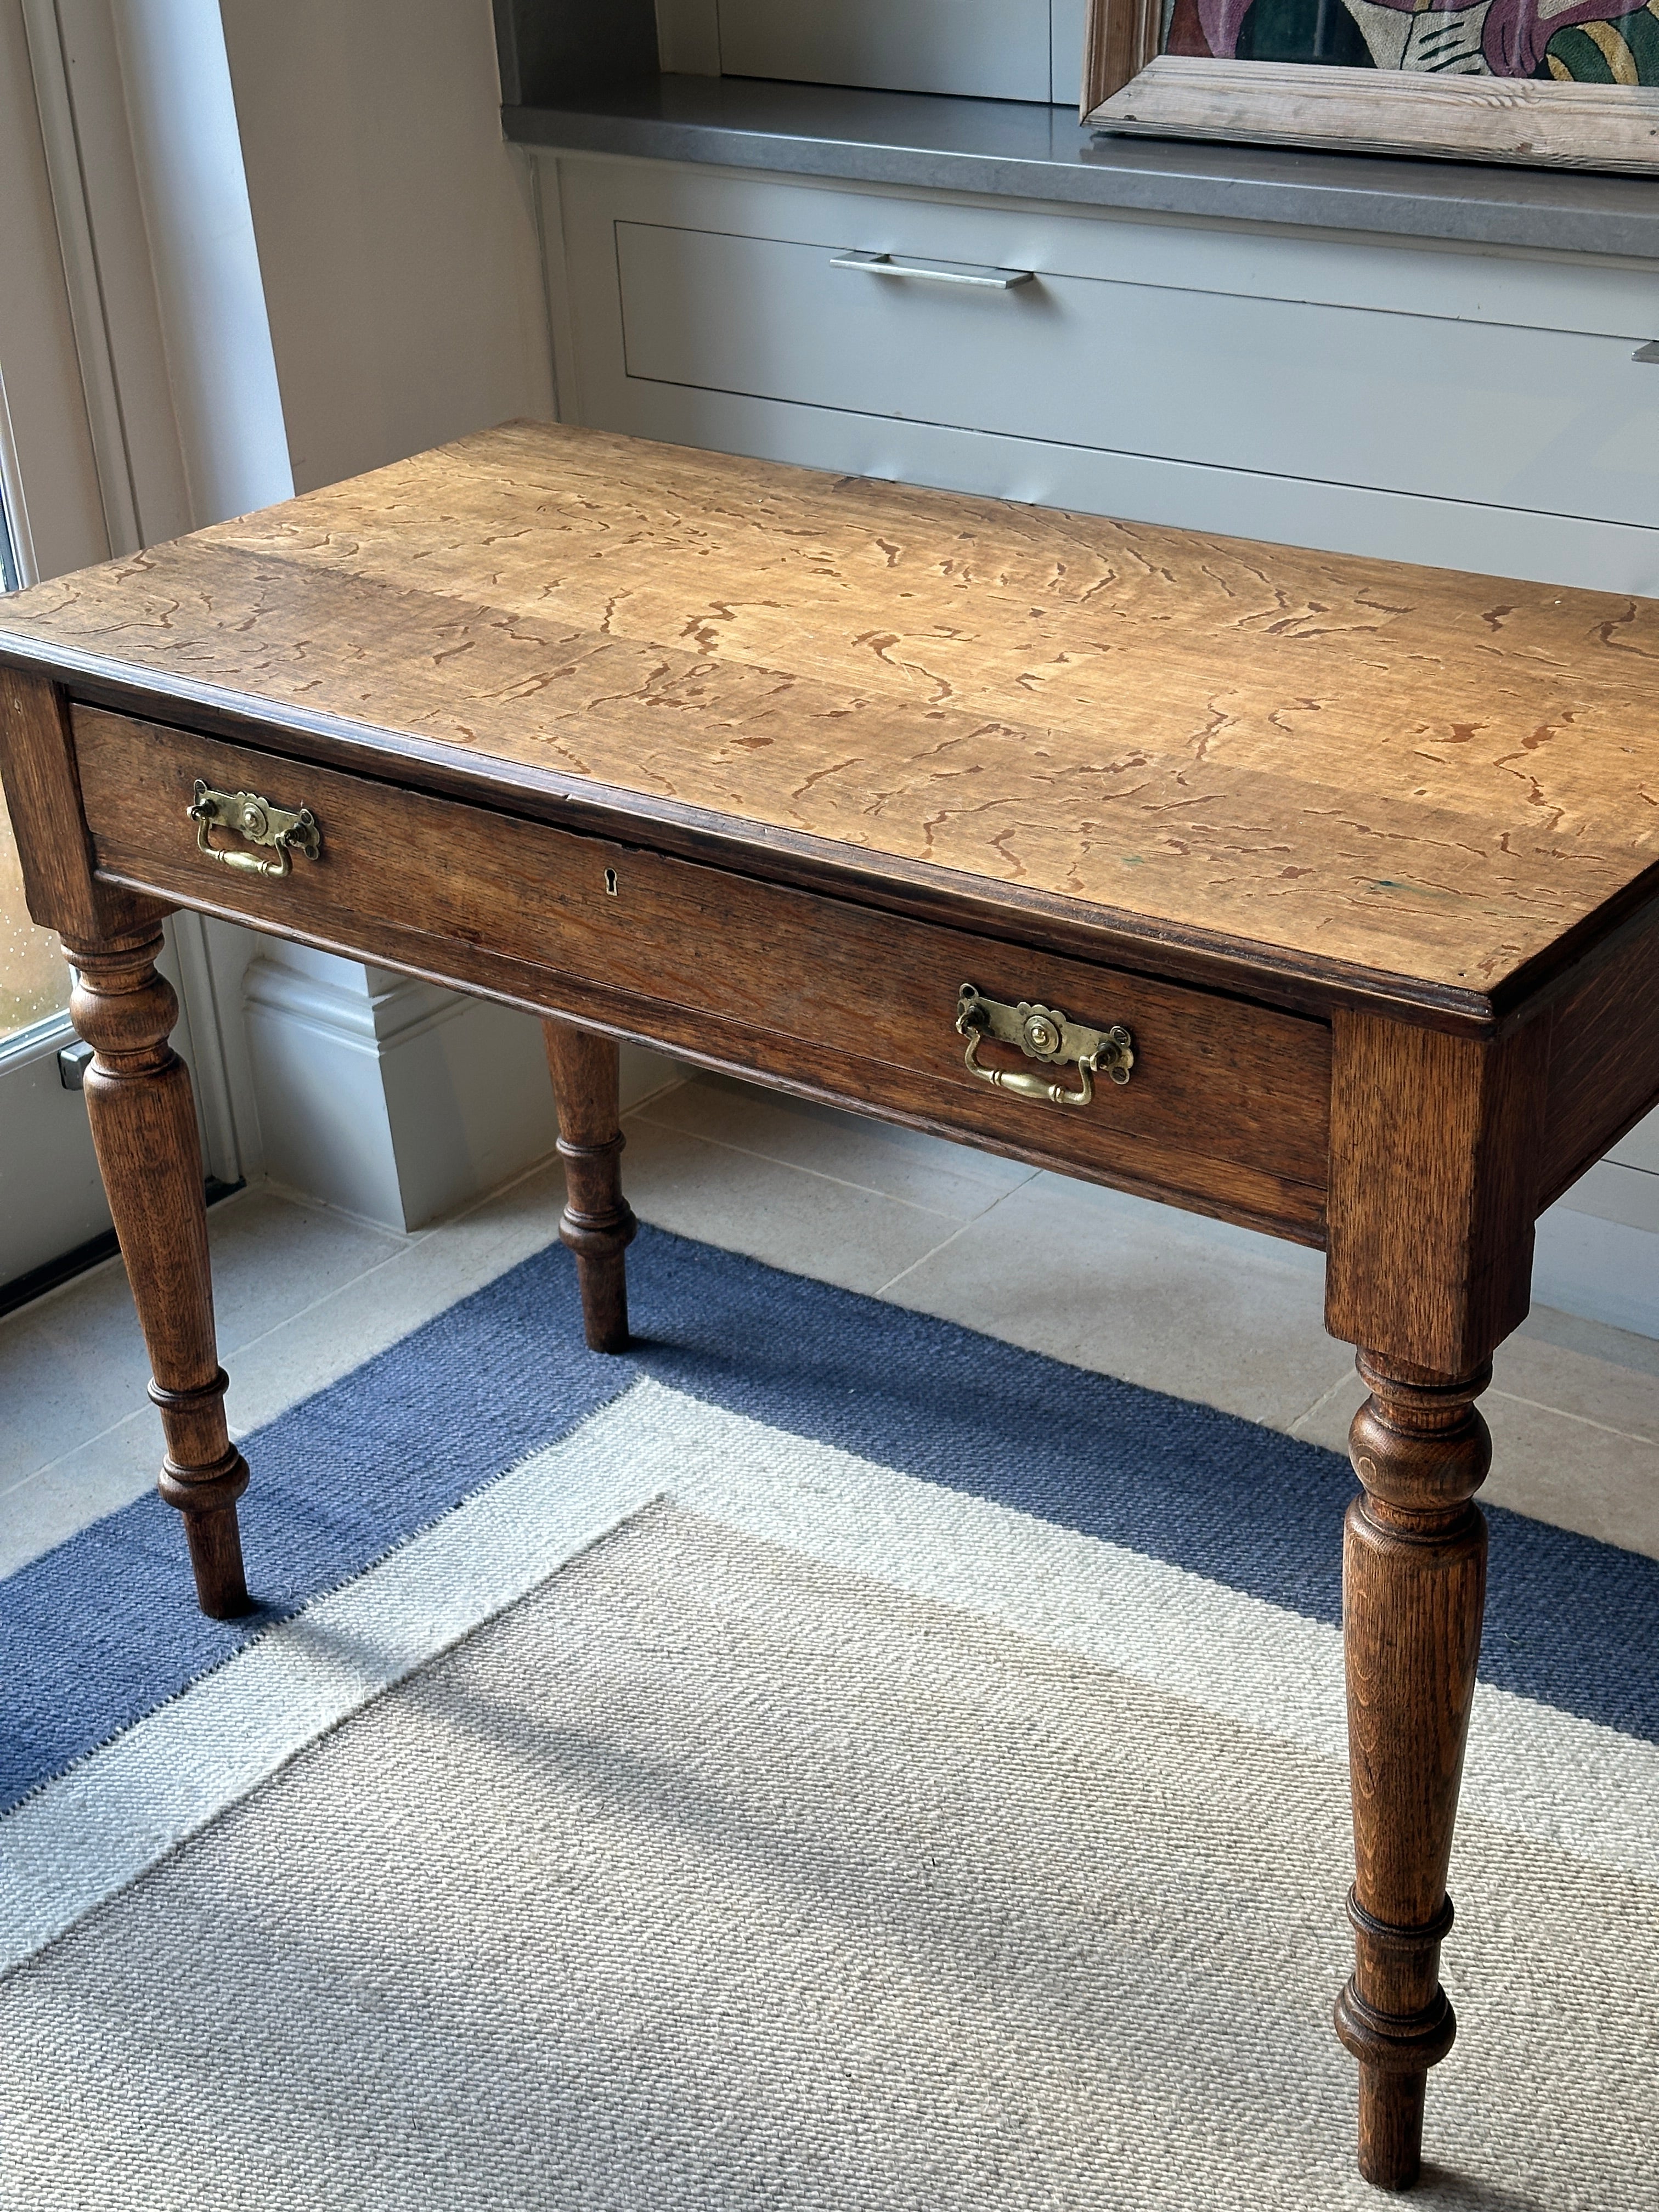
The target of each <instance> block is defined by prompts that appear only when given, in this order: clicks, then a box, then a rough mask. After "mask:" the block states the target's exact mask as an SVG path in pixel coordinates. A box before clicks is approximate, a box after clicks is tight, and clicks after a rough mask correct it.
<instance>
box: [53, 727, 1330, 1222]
mask: <svg viewBox="0 0 1659 2212" xmlns="http://www.w3.org/2000/svg"><path fill="white" fill-rule="evenodd" d="M74 722H75V733H76V752H77V756H78V760H79V767H80V775H81V783H82V795H83V800H84V804H85V807H86V814H87V820H88V826H89V828H90V830H91V834H92V839H93V845H94V855H95V859H96V863H97V866H98V867H99V869H100V872H103V873H104V874H106V875H107V876H109V877H112V878H116V879H118V880H119V881H120V882H122V883H124V884H130V885H133V886H136V887H137V888H140V889H143V890H150V891H155V892H156V893H158V894H159V895H161V896H163V897H168V898H173V899H176V900H178V901H179V902H184V903H187V904H190V905H192V906H196V907H200V908H208V909H210V910H212V911H215V912H218V913H222V914H227V915H233V916H234V917H235V918H237V919H239V920H242V921H248V922H250V923H252V924H253V925H254V926H255V927H266V928H271V929H276V930H279V931H282V932H283V933H288V934H290V935H293V936H296V937H301V938H304V939H307V941H309V942H312V943H313V944H318V945H323V946H325V948H327V949H330V950H337V951H348V952H351V953H353V954H356V956H358V957H367V958H370V959H373V960H374V961H376V962H380V963H384V964H386V965H388V966H392V967H398V968H405V969H410V970H412V971H413V972H415V973H416V974H420V975H428V976H430V977H432V978H433V979H434V980H435V981H440V982H447V983H453V984H455V985H457V986H458V987H462V988H471V989H475V990H480V991H484V992H487V993H489V994H492V995H494V996H496V997H500V998H504V999H507V1000H512V1001H513V1002H515V1003H517V1004H520V1005H524V1006H531V1007H533V1008H535V1009H537V1010H538V1011H541V1012H568V1013H571V1014H574V1015H577V1016H579V1017H581V1018H587V1019H592V1020H594V1021H598V1022H599V1023H602V1024H604V1025H605V1026H607V1027H611V1028H613V1029H616V1030H618V1031H620V1032H622V1033H623V1034H626V1035H629V1036H637V1037H638V1038H640V1039H641V1041H643V1042H656V1043H659V1044H664V1045H666V1046H668V1047H669V1048H671V1049H675V1050H678V1051H681V1052H684V1053H687V1054H690V1055H691V1056H693V1057H696V1058H698V1059H700V1060H704V1061H707V1062H708V1063H709V1064H711V1065H714V1066H724V1067H730V1068H732V1069H735V1070H737V1071H738V1072H740V1073H753V1074H759V1075H763V1076H765V1077H768V1078H769V1079H773V1080H775V1081H779V1082H782V1083H785V1084H787V1085H790V1086H792V1087H793V1088H796V1089H798V1090H801V1091H806V1092H809V1093H812V1094H815V1095H820V1096H825V1097H835V1098H837V1099H841V1100H842V1101H845V1102H848V1103H854V1104H857V1105H863V1106H868V1107H870V1108H872V1109H874V1110H876V1111H878V1112H881V1113H886V1114H890V1115H895V1116H896V1117H898V1118H902V1119H904V1120H907V1121H913V1122H915V1123H917V1124H918V1125H920V1126H922V1127H932V1128H936V1129H939V1130H941V1131H943V1132H945V1133H949V1134H955V1135H958V1136H961V1137H963V1138H966V1139H969V1140H970V1141H977V1142H981V1143H984V1144H987V1145H988V1146H992V1147H994V1148H995V1149H1000V1150H1002V1151H1006V1152H1014V1153H1016V1154H1018V1155H1019V1156H1020V1157H1022V1158H1029V1159H1032V1160H1034V1161H1036V1162H1037V1163H1039V1164H1044V1165H1049V1166H1054V1167H1060V1168H1063V1169H1066V1170H1069V1171H1072V1172H1079V1173H1083V1174H1085V1175H1090V1176H1095V1177H1097V1178H1098V1179H1099V1180H1101V1181H1103V1182H1115V1183H1117V1184H1120V1185H1121V1186H1123V1187H1126V1188H1131V1189H1136V1190H1141V1191H1145V1192H1146V1193H1148V1194H1152V1195H1157V1196H1164V1197H1169V1198H1171V1199H1173V1200H1176V1202H1177V1203H1182V1204H1186V1205H1188V1206H1194V1207H1197V1208H1199V1209H1200V1210H1203V1211H1207V1212H1219V1213H1222V1214H1225V1216H1227V1217H1228V1218H1232V1219H1237V1220H1241V1221H1245V1222H1249V1223H1253V1224H1257V1225H1261V1226H1264V1227H1268V1228H1271V1229H1273V1230H1274V1231H1278V1232H1279V1233H1281V1234H1289V1235H1291V1236H1294V1237H1299V1238H1301V1239H1302V1240H1304V1241H1305V1242H1308V1243H1320V1242H1322V1237H1323V1220H1324V1188H1325V1181H1326V1161H1327V1152H1328V1115H1329V1091H1330V1036H1329V1031H1328V1029H1327V1028H1326V1027H1325V1026H1324V1025H1323V1024H1321V1023H1318V1022H1315V1021H1310V1020H1305V1019H1302V1018H1297V1017H1295V1016H1291V1015H1288V1014H1285V1013H1281V1012H1277V1011H1275V1010H1271V1009H1267V1008H1258V1007H1253V1006H1244V1005H1242V1004H1240V1003H1239V1002H1237V1001H1236V1000H1231V999H1226V998H1222V997H1218V996H1212V995H1210V994H1206V993H1202V992H1198V991H1192V990H1185V989H1181V988H1176V987H1170V986H1166V985H1163V984H1158V983H1154V982H1151V981H1147V980H1146V979H1145V978H1144V977H1141V976H1137V975H1128V974H1125V973H1121V972H1119V971H1116V970H1113V969H1106V968H1101V967H1095V966H1092V965H1091V964H1088V963H1083V962H1079V961H1075V960H1066V959H1060V958H1057V957H1054V955H1052V954H1048V953H1043V952H1038V951H1027V950H1024V949H1021V948H1020V947H1018V946H1016V945H1009V944H1006V943H1003V942H1001V941H1000V940H996V939H988V938H982V937H978V936H975V935H973V934H970V933H966V932H962V931H957V930H951V929H948V928H943V927H938V926H936V925H933V924H931V923H925V922H920V921H911V920H909V919H908V918H906V917H903V916H900V915H890V914H886V913H883V912H881V911H879V910H878V909H875V908H868V907H864V906H860V905H856V904H854V903H852V902H842V901H840V900H836V899H830V898H825V897H822V896H817V895H815V894H812V893H809V892H805V891H799V890H790V889H788V888H786V887H784V886H781V885H777V884H762V883H756V882H754V881H752V880H750V879H748V878H743V877H738V876H735V875H732V874H730V873H727V872H725V871H723V870H721V869H719V868H713V867H704V866H698V865H697V864H696V863H694V862H690V861H685V860H677V859H672V858H670V857H668V856H666V855H665V854H655V853H650V852H645V851H641V850H638V849H635V848H631V847H627V846H623V845H619V844H614V843H611V842H608V841H606V840H604V839H600V838H595V837H587V836H580V835H577V834H574V833H573V832H570V831H567V830H562V829H553V828H551V827H550V826H548V825H546V824H544V823H534V822H527V821H524V820H521V819H520V818H518V817H513V816H508V815H501V814H496V813H494V812H491V811H488V810H486V809H484V808H481V807H475V806H470V805H463V804H460V803H459V802H457V801H454V800H449V799H434V798H428V797H425V796H422V795H420V794H417V793H410V792H406V791H400V790H398V789H396V788H393V787H390V786H387V785H384V784H379V783H375V782H372V781H367V780H362V779H359V778H357V777H355V776H350V775H341V774H339V773H337V772H336V771H332V770H329V769H318V768H313V767H308V766H301V765H299V764H296V763H294V762H291V761H288V760H283V759H279V758H276V757H273V756H270V755H268V754H263V753H258V752H254V751H250V750H245V749H243V748H240V747H237V746H230V745H225V744H219V743H216V742H214V741H211V740H209V739H206V738H196V737H192V736H190V735H188V734H186V733H185V732H180V731H177V730H172V729H166V728H161V727H159V726H155V725H153V724H149V723H143V722H137V721H134V720H129V719H128V718H126V717H125V716H121V715H117V714H107V713H105V712H103V711H101V710H100V709H97V708H76V710H75V716H74ZM198 777H199V778H200V779H202V780H203V781H205V782H206V783H207V784H208V785H209V786H210V787H211V788H213V789H215V790H217V791H222V792H227V793H235V792H241V791H251V792H255V793H258V794H259V795H260V796H261V797H262V798H264V799H266V800H269V801H270V802H271V803H272V804H274V805H276V806H279V807H284V808H289V809H292V810H297V809H299V808H301V807H302V806H303V807H307V808H309V809H310V811H311V812H312V814H313V817H314V818H315V821H316V823H317V825H318V828H319V832H320V850H319V853H318V855H317V857H316V858H315V859H312V858H309V857H307V855H305V854H295V857H294V859H293V862H292V867H291V872H289V874H288V875H286V876H285V877H281V878H276V879H271V878H263V877H258V876H252V875H249V874H246V873H241V872H235V871H233V870H232V869H230V868H228V867H227V866H224V865H223V864H222V862H219V861H216V860H213V859H211V858H210V857H209V856H207V855H205V854H203V853H202V852H200V851H199V850H198V848H197V829H196V825H195V824H194V823H191V820H190V819H189V818H188V811H187V810H188V808H189V806H190V804H191V796H192V793H193V789H194V786H195V783H196V781H197V778H198ZM210 841H211V842H216V843H222V844H228V845H231V846H233V847H235V846H237V844H238V842H239V841H238V840H236V839H235V838H234V836H229V835H228V834H227V833H224V832H222V831H218V830H214V831H212V832H210ZM245 849H247V850H249V851H254V850H255V849H256V848H245ZM963 983H972V984H974V985H975V986H976V987H977V988H978V989H979V990H981V992H983V993H984V994H987V996H989V997H992V998H995V999H1003V1000H1013V1001H1017V1000H1021V999H1030V1000H1041V1001H1042V1002H1043V1003H1045V1004H1047V1005H1048V1006H1055V1007H1058V1008H1059V1009H1060V1011H1061V1012H1064V1013H1065V1014H1066V1015H1067V1016H1069V1017H1070V1018H1072V1019H1073V1020H1075V1021H1078V1022H1081V1023H1086V1024H1089V1025H1091V1026H1092V1027H1097V1028H1102V1029H1104V1028H1108V1027H1109V1026H1110V1025H1111V1024H1114V1023H1118V1022H1121V1023H1122V1024H1125V1026H1126V1027H1127V1028H1128V1030H1130V1031H1131V1033H1132V1035H1133V1040H1134V1050H1135V1055H1136V1062H1135V1067H1134V1072H1133V1076H1132V1078H1131V1079H1130V1081H1129V1082H1128V1083H1127V1085H1122V1086H1119V1085H1113V1084H1110V1083H1107V1082H1102V1083H1100V1084H1099V1085H1097V1095H1096V1097H1095V1100H1094V1103H1092V1104H1091V1106H1090V1107H1088V1108H1086V1109H1065V1108H1060V1107H1056V1106H1053V1105H1051V1104H1048V1103H1044V1102H1033V1101H1030V1100H1027V1099H1023V1098H1020V1097H1017V1096H1015V1095H1013V1094H1011V1093H1009V1092H1006V1091H1000V1090H995V1089H993V1088H992V1087H991V1086H989V1085H987V1084H985V1083H984V1082H982V1081H981V1080H980V1079H976V1078H975V1076H974V1075H973V1074H971V1073H969V1071H968V1069H967V1068H966V1067H965V1066H964V1065H963V1041H962V1039H961V1038H960V1037H958V1036H957V1034H956V1031H955V1029H954V1026H953V1024H954V1019H955V1014H956V1007H957V993H958V991H959V989H960V987H961V986H962V985H963ZM1010 1057H1011V1056H1010V1055H1008V1054H1006V1052H1005V1051H1004V1050H1003V1048H995V1050H994V1051H992V1052H990V1053H988V1054H987V1058H988V1059H990V1060H993V1061H994V1060H998V1059H1001V1060H1005V1061H1006V1060H1008V1059H1009V1058H1010ZM1012 1065H1014V1066H1017V1067H1024V1066H1026V1065H1027V1063H1025V1062H1024V1061H1022V1060H1019V1059H1018V1055H1017V1054H1016V1055H1012ZM1065 1079H1066V1081H1067V1083H1068V1084H1070V1083H1073V1082H1075V1080H1076V1077H1075V1071H1072V1072H1071V1073H1068V1074H1066V1076H1065Z"/></svg>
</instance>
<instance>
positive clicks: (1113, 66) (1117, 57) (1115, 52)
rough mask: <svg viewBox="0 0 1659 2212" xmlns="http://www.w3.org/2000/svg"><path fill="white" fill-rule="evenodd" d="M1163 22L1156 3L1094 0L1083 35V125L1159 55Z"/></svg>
mask: <svg viewBox="0 0 1659 2212" xmlns="http://www.w3.org/2000/svg"><path fill="white" fill-rule="evenodd" d="M1163 21H1164V10H1163V8H1162V7H1161V6H1160V5H1156V4H1154V0H1091V5H1090V9H1089V13H1088V15H1087V17H1086V19H1085V25H1084V33H1083V94H1082V105H1081V107H1080V109H1079V117H1080V119H1081V120H1082V121H1083V122H1085V123H1086V122H1087V121H1088V120H1089V118H1090V116H1091V114H1092V112H1094V110H1095V109H1096V108H1097V107H1098V106H1100V105H1101V103H1102V102H1103V100H1108V99H1109V98H1110V96H1111V94H1113V93H1115V92H1116V91H1118V90H1120V89H1121V87H1122V86H1124V85H1126V84H1127V83H1128V82H1130V80H1131V79H1132V78H1133V77H1134V76H1137V75H1139V72H1140V70H1143V69H1145V68H1146V64H1147V63H1148V62H1150V61H1151V60H1152V58H1153V57H1154V56H1155V55H1156V54H1157V52H1158V33H1159V31H1160V30H1161V28H1162V27H1163Z"/></svg>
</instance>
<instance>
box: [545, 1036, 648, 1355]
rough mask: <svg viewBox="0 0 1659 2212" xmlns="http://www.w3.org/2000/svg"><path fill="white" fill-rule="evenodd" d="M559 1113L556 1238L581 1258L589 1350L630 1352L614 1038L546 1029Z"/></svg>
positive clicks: (631, 1228)
mask: <svg viewBox="0 0 1659 2212" xmlns="http://www.w3.org/2000/svg"><path fill="white" fill-rule="evenodd" d="M542 1026H543V1030H544V1034H545V1036H546V1039H547V1064H548V1066H549V1068H550V1071H551V1073H552V1077H553V1095H554V1098H555V1100H556V1103H557V1105H558V1109H559V1154H560V1157H561V1158H562V1160H563V1162H564V1175H565V1191H566V1197H565V1206H564V1212H562V1214H561V1215H560V1217H559V1235H560V1237H561V1238H562V1241H563V1242H564V1243H565V1244H567V1245H568V1247H569V1249H570V1250H571V1251H572V1252H574V1254H575V1255H576V1275H577V1279H578V1280H579V1282H580V1285H581V1294H582V1327H583V1331H584V1333H585V1334H586V1339H587V1343H588V1346H589V1349H590V1350H592V1351H594V1352H622V1351H625V1350H626V1348H627V1346H628V1276H627V1261H626V1258H625V1255H626V1253H627V1250H628V1247H629V1244H630V1243H632V1242H633V1240H634V1237H635V1233H636V1231H638V1228H639V1224H638V1222H637V1221H635V1218H634V1211H633V1208H632V1207H631V1206H629V1203H628V1200H626V1199H625V1198H624V1197H623V1194H622V1150H623V1142H624V1139H623V1133H622V1123H621V1118H620V1116H619V1115H618V1112H617V1047H616V1045H615V1044H614V1043H613V1042H612V1041H611V1039H610V1038H609V1037H603V1036H595V1035H594V1034H593V1033H592V1030H580V1029H576V1028H575V1027H574V1026H573V1025H572V1024H570V1023H569V1022H560V1021H548V1022H544V1024H542Z"/></svg>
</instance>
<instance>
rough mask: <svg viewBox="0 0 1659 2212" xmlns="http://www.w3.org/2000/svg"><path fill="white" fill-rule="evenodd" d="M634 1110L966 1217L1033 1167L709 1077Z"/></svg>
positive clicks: (662, 1123)
mask: <svg viewBox="0 0 1659 2212" xmlns="http://www.w3.org/2000/svg"><path fill="white" fill-rule="evenodd" d="M635 1119H636V1120H638V1121H648V1122H650V1123H652V1124H653V1126H654V1127H659V1128H665V1129H676V1130H678V1131H679V1133H681V1134H682V1135H683V1136H688V1137H702V1138H704V1139H707V1140H708V1142H709V1143H711V1144H717V1145H726V1146H730V1147H731V1148H732V1150H734V1151H736V1152H748V1153H751V1154H753V1155H754V1156H755V1157H756V1158H759V1159H766V1160H775V1161H776V1162H778V1163H779V1164H780V1165H781V1166H785V1167H795V1168H805V1169H806V1170H809V1171H810V1172H811V1173H812V1174H814V1175H821V1176H829V1178H830V1179H831V1180H832V1181H838V1182H848V1183H853V1184H855V1185H857V1186H858V1187H859V1188H862V1189H865V1190H868V1191H872V1192H874V1193H876V1194H878V1195H880V1196H883V1197H886V1198H898V1199H902V1200H905V1201H906V1203H907V1204H908V1205H911V1206H926V1207H927V1208H928V1209H929V1210H930V1211H931V1212H935V1213H947V1214H949V1215H950V1216H951V1218H952V1219H954V1220H957V1221H971V1220H972V1219H973V1218H975V1215H977V1214H981V1213H983V1212H985V1211H986V1210H987V1207H989V1206H994V1205H995V1204H996V1202H997V1200H999V1199H1000V1198H1001V1197H1002V1196H1004V1195H1005V1194H1006V1193H1007V1192H1008V1191H1011V1190H1013V1189H1016V1188H1018V1186H1019V1185H1020V1184H1021V1183H1023V1182H1030V1180H1031V1178H1032V1176H1034V1175H1035V1174H1036V1169H1035V1168H1029V1167H1026V1166H1024V1164H1022V1163H1021V1162H1019V1161H1018V1160H1006V1159H1004V1158H1002V1157H1001V1156H1000V1154H999V1153H996V1152H973V1151H970V1150H969V1148H968V1147H967V1146H963V1145H953V1144H948V1143H947V1142H946V1141H945V1139H944V1138H942V1137H931V1136H928V1135H927V1133H925V1132H924V1131H922V1130H921V1129H907V1128H904V1127H901V1126H900V1125H899V1124H898V1123H896V1122H892V1121H865V1120H861V1119H859V1118H857V1117H855V1116H854V1115H848V1114H844V1113H842V1112H839V1111H837V1109H836V1108H834V1107H831V1106H820V1105H817V1104H815V1103H813V1102H812V1101H811V1100H810V1099H805V1098H792V1097H788V1096H787V1094H786V1093H784V1092H781V1091H757V1089H756V1088H755V1086H754V1085H752V1084H749V1083H734V1082H732V1081H731V1080H730V1079H727V1078H726V1077H723V1076H717V1075H710V1076H699V1077H698V1078H697V1079H696V1081H695V1082H690V1083H680V1084H677V1085H674V1087H673V1088H672V1089H671V1090H669V1091H664V1092H663V1093H661V1094H660V1095H659V1097H655V1098H653V1099H652V1100H651V1101H650V1102H649V1103H647V1104H645V1105H643V1106H641V1109H640V1110H639V1113H638V1115H636V1116H635Z"/></svg>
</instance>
